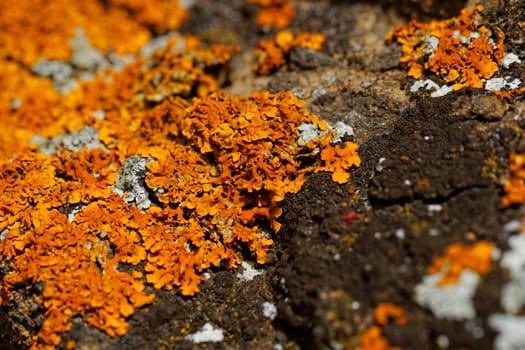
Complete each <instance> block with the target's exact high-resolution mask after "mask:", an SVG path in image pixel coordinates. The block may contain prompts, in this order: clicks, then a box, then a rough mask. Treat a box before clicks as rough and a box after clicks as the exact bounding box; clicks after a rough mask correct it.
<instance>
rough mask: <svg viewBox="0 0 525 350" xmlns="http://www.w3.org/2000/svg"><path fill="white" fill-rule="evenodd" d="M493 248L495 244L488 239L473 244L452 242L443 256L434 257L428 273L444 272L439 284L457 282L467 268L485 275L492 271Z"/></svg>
mask: <svg viewBox="0 0 525 350" xmlns="http://www.w3.org/2000/svg"><path fill="white" fill-rule="evenodd" d="M493 250H494V244H493V243H490V242H487V241H479V242H477V243H475V244H473V245H472V246H467V245H464V244H462V243H454V244H451V245H450V246H448V248H447V249H446V250H445V253H444V254H443V255H442V256H439V257H436V258H435V259H434V261H433V262H432V265H431V266H430V267H429V268H428V273H429V274H435V273H442V274H443V276H442V277H441V279H440V280H439V282H438V286H446V285H450V284H456V283H457V282H458V280H459V277H460V275H461V273H462V272H463V271H464V270H467V269H468V270H471V271H474V272H476V273H478V274H479V275H484V274H486V273H488V272H489V271H490V267H491V264H492V253H493Z"/></svg>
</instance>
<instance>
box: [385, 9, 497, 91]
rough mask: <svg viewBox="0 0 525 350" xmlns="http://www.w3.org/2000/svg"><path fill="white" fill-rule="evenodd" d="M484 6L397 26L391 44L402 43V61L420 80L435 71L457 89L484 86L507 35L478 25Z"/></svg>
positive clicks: (490, 75)
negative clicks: (436, 18) (455, 15)
mask: <svg viewBox="0 0 525 350" xmlns="http://www.w3.org/2000/svg"><path fill="white" fill-rule="evenodd" d="M482 10H483V6H482V5H478V6H476V7H475V8H474V9H469V8H465V9H463V10H462V11H461V13H460V15H459V16H458V17H453V18H450V19H447V20H432V21H430V22H428V23H422V22H418V21H416V20H412V21H411V22H410V23H408V24H407V25H400V26H398V27H396V28H394V29H393V30H392V31H391V32H390V33H389V34H388V35H387V36H386V41H387V42H388V43H392V42H397V43H399V44H400V45H401V51H402V54H403V56H402V57H401V59H400V63H401V64H402V65H403V66H405V67H408V75H409V76H410V77H413V78H415V79H419V78H421V77H422V76H423V74H424V73H427V72H428V73H434V74H436V75H438V76H439V77H441V78H442V79H443V80H445V82H446V83H447V84H448V83H450V84H453V89H454V90H459V89H461V88H464V87H472V88H482V87H483V85H484V83H483V80H482V79H489V78H491V77H492V76H493V75H494V73H496V72H497V71H498V70H499V66H500V64H501V62H502V59H503V54H504V47H503V41H504V39H505V35H504V34H503V32H502V31H501V30H499V29H498V28H497V27H488V26H487V25H483V24H478V23H479V14H480V13H481V11H482Z"/></svg>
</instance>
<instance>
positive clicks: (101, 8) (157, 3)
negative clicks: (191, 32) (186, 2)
mask: <svg viewBox="0 0 525 350" xmlns="http://www.w3.org/2000/svg"><path fill="white" fill-rule="evenodd" d="M185 16H186V10H185V9H184V8H182V7H181V6H180V5H179V1H178V0H154V1H137V0H135V1H133V0H112V1H108V2H107V3H106V4H104V3H103V2H101V1H96V0H79V1H68V0H54V1H47V0H20V1H4V2H3V3H2V11H1V12H0V57H1V58H4V59H5V58H10V59H12V60H14V61H16V62H21V63H23V64H26V65H31V64H33V63H35V62H36V61H38V60H39V59H44V58H46V59H57V60H65V61H67V60H68V59H69V56H70V55H71V48H70V46H69V40H70V39H71V38H72V37H73V35H74V32H75V29H76V28H78V27H81V28H84V29H85V31H86V35H87V36H88V38H89V40H90V41H91V43H92V44H93V45H94V46H95V47H96V48H98V49H100V50H102V51H103V52H107V51H108V50H109V49H111V50H113V51H115V52H116V53H118V54H124V53H136V52H138V50H139V49H140V47H141V46H142V45H144V44H145V43H146V42H147V41H148V40H149V39H150V38H151V34H150V32H149V28H150V27H151V28H154V29H156V30H158V31H159V32H165V31H167V30H171V29H176V28H178V27H179V26H180V24H181V22H182V20H183V19H184V17H185Z"/></svg>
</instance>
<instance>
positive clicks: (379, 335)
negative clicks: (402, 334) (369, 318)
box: [359, 303, 408, 350]
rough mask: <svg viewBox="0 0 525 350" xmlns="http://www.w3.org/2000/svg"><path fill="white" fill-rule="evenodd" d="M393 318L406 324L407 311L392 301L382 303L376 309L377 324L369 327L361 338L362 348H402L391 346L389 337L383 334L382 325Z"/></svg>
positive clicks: (366, 349) (363, 349) (401, 324)
mask: <svg viewBox="0 0 525 350" xmlns="http://www.w3.org/2000/svg"><path fill="white" fill-rule="evenodd" d="M391 319H393V320H395V322H396V323H397V324H398V325H400V326H404V325H406V324H407V322H408V319H407V317H406V315H405V312H404V310H403V309H401V308H400V307H398V306H396V305H394V304H391V303H380V304H379V305H377V306H376V308H375V309H374V321H375V323H376V324H377V325H372V326H370V327H368V328H367V329H366V330H365V332H364V333H363V334H362V335H361V338H360V339H359V348H360V349H361V350H401V348H400V347H397V346H391V345H390V342H389V341H388V339H386V338H385V336H384V335H383V330H382V328H381V326H385V325H387V324H388V323H389V321H390V320H391Z"/></svg>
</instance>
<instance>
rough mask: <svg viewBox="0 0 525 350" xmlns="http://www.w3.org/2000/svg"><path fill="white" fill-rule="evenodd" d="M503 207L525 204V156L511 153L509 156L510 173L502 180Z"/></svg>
mask: <svg viewBox="0 0 525 350" xmlns="http://www.w3.org/2000/svg"><path fill="white" fill-rule="evenodd" d="M501 182H502V184H503V190H504V191H505V195H504V196H503V199H502V202H503V205H505V206H509V205H514V204H523V203H525V155H524V154H517V153H511V154H510V156H509V173H508V174H507V175H506V176H504V177H503V179H502V181H501Z"/></svg>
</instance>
